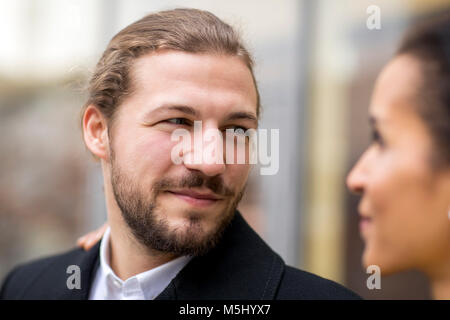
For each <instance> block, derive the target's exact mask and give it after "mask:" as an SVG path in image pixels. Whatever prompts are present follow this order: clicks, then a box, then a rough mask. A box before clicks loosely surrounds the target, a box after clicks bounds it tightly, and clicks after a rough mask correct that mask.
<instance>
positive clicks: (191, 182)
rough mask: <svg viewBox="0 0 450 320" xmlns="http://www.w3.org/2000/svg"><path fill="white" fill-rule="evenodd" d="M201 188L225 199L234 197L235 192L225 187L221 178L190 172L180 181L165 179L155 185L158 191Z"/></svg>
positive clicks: (179, 179)
mask: <svg viewBox="0 0 450 320" xmlns="http://www.w3.org/2000/svg"><path fill="white" fill-rule="evenodd" d="M200 187H203V188H207V189H210V190H211V191H212V192H214V193H215V194H217V195H219V196H223V197H229V196H233V195H234V192H233V190H232V189H230V188H228V187H227V186H226V185H225V183H224V181H223V179H222V177H221V176H214V177H208V176H206V175H204V174H202V173H200V172H189V173H188V174H186V175H185V176H183V177H181V178H178V179H172V178H164V179H161V180H160V181H158V182H156V183H155V185H154V188H155V190H156V191H164V190H170V189H185V188H200Z"/></svg>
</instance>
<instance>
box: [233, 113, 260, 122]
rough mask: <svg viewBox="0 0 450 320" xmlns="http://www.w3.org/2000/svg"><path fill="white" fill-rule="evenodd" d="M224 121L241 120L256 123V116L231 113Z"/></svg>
mask: <svg viewBox="0 0 450 320" xmlns="http://www.w3.org/2000/svg"><path fill="white" fill-rule="evenodd" d="M226 119H227V120H228V121H231V120H241V119H243V120H251V121H254V122H258V118H257V117H256V115H254V114H253V113H251V112H245V111H238V112H233V113H231V114H229V115H228V116H227V118H226Z"/></svg>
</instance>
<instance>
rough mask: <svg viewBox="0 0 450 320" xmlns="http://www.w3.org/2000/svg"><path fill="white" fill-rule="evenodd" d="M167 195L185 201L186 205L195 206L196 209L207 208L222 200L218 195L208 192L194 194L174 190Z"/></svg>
mask: <svg viewBox="0 0 450 320" xmlns="http://www.w3.org/2000/svg"><path fill="white" fill-rule="evenodd" d="M167 192H168V193H170V194H172V195H174V196H175V197H177V198H178V199H180V200H183V201H185V202H186V203H188V204H190V205H192V206H197V207H208V206H211V205H214V204H216V203H218V202H219V201H221V200H223V198H221V197H219V196H218V195H216V194H214V193H210V192H196V191H193V190H190V189H189V190H188V189H186V190H174V191H167Z"/></svg>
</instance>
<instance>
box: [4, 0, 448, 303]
mask: <svg viewBox="0 0 450 320" xmlns="http://www.w3.org/2000/svg"><path fill="white" fill-rule="evenodd" d="M371 5H376V6H377V7H378V8H379V9H380V13H381V28H380V29H374V30H369V28H368V27H367V25H366V21H367V19H368V18H369V16H370V15H371V13H373V11H370V12H369V13H368V12H367V9H368V8H369V6H371ZM175 7H194V8H199V9H205V10H209V11H211V12H213V13H214V14H216V15H217V16H219V17H220V18H222V19H223V20H225V21H226V22H228V23H230V24H232V25H233V26H235V27H236V28H237V29H238V30H241V32H242V35H243V38H244V40H245V42H246V44H247V46H248V47H249V48H250V50H251V51H252V52H253V54H254V57H255V61H256V69H255V72H256V77H257V80H258V82H259V87H260V92H261V98H262V105H263V113H262V121H261V124H260V127H261V128H268V129H270V128H275V129H280V169H279V171H278V174H276V175H273V176H261V175H259V170H253V173H252V175H251V177H250V181H249V186H248V189H247V194H246V196H245V197H244V199H243V200H242V203H241V204H240V210H241V212H242V213H243V214H244V216H245V218H246V219H247V220H248V221H249V223H250V224H251V225H252V226H253V227H254V228H255V229H256V230H257V232H258V233H259V234H260V235H261V236H262V237H263V238H264V239H265V240H266V241H267V242H268V243H269V244H270V245H271V246H272V248H273V249H275V250H276V251H277V252H278V253H280V255H281V256H282V257H283V258H284V259H285V261H286V262H287V263H288V264H290V265H293V266H296V267H299V268H302V269H304V270H307V271H310V272H313V273H316V274H319V275H321V276H324V277H327V278H331V279H333V280H335V281H337V282H339V283H342V284H343V285H345V286H347V287H349V288H351V289H352V290H354V291H356V292H357V293H359V294H360V295H361V296H363V297H364V298H369V299H419V298H429V297H430V295H429V289H428V285H427V283H426V282H425V280H424V278H423V276H421V275H420V274H416V273H404V274H401V275H395V276H390V277H383V278H382V281H381V285H382V289H381V290H368V289H367V287H366V280H367V277H368V276H369V275H368V274H366V272H365V270H364V269H363V268H362V266H361V262H360V260H361V253H362V250H363V243H362V241H361V239H360V236H359V232H358V216H357V210H356V208H357V201H358V197H356V196H352V195H350V194H349V192H348V191H347V189H346V186H345V177H346V174H347V173H348V171H349V170H350V168H351V166H352V165H353V164H354V163H355V161H356V160H357V158H358V157H359V155H360V154H361V153H362V151H363V150H364V149H365V147H366V146H367V145H368V143H369V127H368V116H367V108H368V105H369V100H370V95H371V91H372V88H373V84H374V81H375V78H376V76H377V74H378V73H379V71H380V70H381V68H382V66H383V65H384V64H385V63H386V62H387V61H388V59H389V58H390V57H391V55H392V54H393V52H394V51H395V49H396V46H397V44H398V43H399V39H400V37H401V35H402V34H403V32H404V30H405V29H406V28H407V27H408V25H409V24H411V23H412V22H413V21H414V20H415V19H417V18H420V17H424V16H430V15H433V14H436V13H437V12H439V11H442V10H448V9H449V7H450V0H426V1H425V0H422V1H420V0H396V1H392V0H384V1H376V0H370V1H369V0H360V1H350V0H340V1H335V0H282V1H280V0H263V1H262V0H246V1H242V0H228V1H208V0H190V1H188V0H186V1H170V0H152V1H145V0H126V1H125V0H39V1H37V0H15V1H9V0H0V40H1V47H0V279H3V278H4V276H5V275H6V274H7V272H8V271H9V270H10V269H11V268H12V267H13V266H15V265H17V264H19V263H22V262H26V261H29V260H30V259H34V258H37V257H42V256H45V255H50V254H54V253H59V252H61V251H65V250H68V249H70V248H71V247H73V246H74V245H75V241H76V239H77V237H79V236H80V235H82V234H84V233H86V232H88V231H90V230H93V229H94V228H97V227H98V226H100V225H101V224H103V222H104V221H105V219H106V211H105V203H104V196H103V190H102V183H103V182H102V175H101V171H100V166H99V164H98V163H96V162H95V161H94V160H93V159H92V157H91V156H90V155H89V154H88V152H87V151H86V149H85V147H84V145H83V142H82V139H81V130H80V126H79V120H80V109H81V106H82V105H83V103H84V102H85V98H86V95H85V91H84V88H85V86H86V83H87V80H88V78H89V76H90V73H91V72H92V70H93V68H94V66H95V64H96V62H97V60H98V59H99V58H100V55H101V53H102V52H103V50H104V49H105V47H106V45H107V43H108V42H109V40H110V39H111V38H112V36H113V35H115V34H116V33H117V32H118V31H119V30H121V29H122V28H124V27H125V26H127V25H128V24H130V23H132V22H134V21H135V20H137V19H139V18H141V17H142V16H144V15H145V14H147V13H150V12H153V11H158V10H163V9H172V8H175Z"/></svg>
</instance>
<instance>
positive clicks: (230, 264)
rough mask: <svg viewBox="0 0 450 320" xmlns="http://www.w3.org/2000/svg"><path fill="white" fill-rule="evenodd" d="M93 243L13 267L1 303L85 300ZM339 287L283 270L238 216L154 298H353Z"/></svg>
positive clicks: (95, 262) (95, 259)
mask: <svg viewBox="0 0 450 320" xmlns="http://www.w3.org/2000/svg"><path fill="white" fill-rule="evenodd" d="M99 246H100V244H99V243H97V244H96V245H95V246H94V247H93V248H92V249H90V250H89V251H84V250H83V249H80V248H77V249H74V250H71V251H69V252H67V253H64V254H60V255H56V256H52V257H49V258H44V259H39V260H37V261H35V262H31V263H28V264H25V265H22V266H18V267H16V268H15V269H14V270H12V271H11V272H10V273H9V275H8V276H7V278H6V280H5V281H4V283H3V286H2V289H1V291H0V298H1V299H87V298H88V296H89V291H90V287H91V284H92V282H93V276H94V275H95V274H96V270H97V268H98V266H99V260H100V259H99ZM69 265H77V266H79V267H80V270H81V289H76V288H75V289H72V290H70V289H68V287H67V284H66V282H67V279H68V277H69V276H70V274H68V273H66V271H67V267H68V266H69ZM358 298H359V296H357V295H356V294H355V293H353V292H352V291H350V290H348V289H346V288H345V287H343V286H341V285H339V284H337V283H335V282H332V281H330V280H326V279H324V278H321V277H318V276H316V275H313V274H311V273H308V272H305V271H301V270H298V269H294V268H292V267H289V266H286V265H285V264H284V262H283V260H282V259H281V257H280V256H279V255H278V254H277V253H275V252H274V251H273V250H272V249H271V248H269V246H268V245H267V244H266V243H265V242H264V241H263V240H262V239H261V238H260V237H259V236H258V235H257V234H256V232H254V231H253V230H252V229H251V228H250V226H249V225H248V224H247V223H246V222H245V220H244V219H243V218H242V216H241V215H240V214H239V212H237V213H236V215H235V218H234V219H233V221H232V223H231V225H230V226H229V227H228V229H227V230H226V231H225V233H224V235H223V238H222V240H221V241H220V243H219V244H218V245H217V246H216V247H215V248H214V249H213V250H211V251H210V252H209V253H208V254H206V255H204V256H201V257H195V258H194V259H192V260H191V261H190V262H189V263H188V264H187V265H186V267H184V269H182V270H181V271H180V272H179V273H178V275H177V276H176V277H175V278H174V279H173V280H172V281H171V282H170V284H169V285H168V286H167V287H166V288H165V289H164V290H163V292H162V293H161V294H160V295H159V296H158V297H157V298H156V299H164V300H173V299H190V300H196V299H230V300H233V299H251V300H260V299H263V300H270V299H358Z"/></svg>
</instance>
